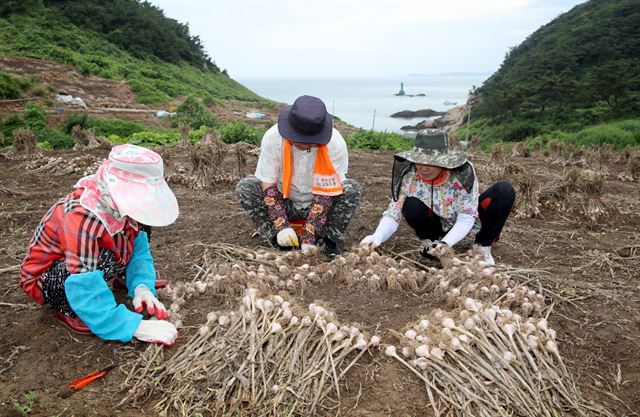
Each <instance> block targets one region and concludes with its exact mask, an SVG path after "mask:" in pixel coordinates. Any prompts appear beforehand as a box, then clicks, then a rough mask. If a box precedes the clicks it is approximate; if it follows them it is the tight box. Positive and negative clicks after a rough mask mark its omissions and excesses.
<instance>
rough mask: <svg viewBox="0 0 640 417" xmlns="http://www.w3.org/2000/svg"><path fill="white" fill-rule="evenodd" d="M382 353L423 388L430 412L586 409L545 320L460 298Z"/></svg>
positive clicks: (463, 413) (511, 412)
mask: <svg viewBox="0 0 640 417" xmlns="http://www.w3.org/2000/svg"><path fill="white" fill-rule="evenodd" d="M385 353H386V354H387V356H390V357H393V358H395V359H396V360H398V361H399V362H400V363H402V364H403V365H404V366H406V367H407V368H409V369H410V370H411V371H412V372H413V373H414V374H416V375H417V376H419V377H420V378H421V379H423V380H424V381H425V383H426V387H427V391H428V396H429V398H433V399H435V402H433V401H432V404H433V407H434V409H438V410H440V411H442V410H443V409H444V410H445V412H452V413H453V414H452V415H455V416H466V415H514V414H518V413H525V414H526V415H532V416H533V415H541V416H542V415H554V413H555V412H556V410H579V411H582V410H583V409H584V404H583V403H582V401H583V400H582V399H581V397H580V395H579V392H578V391H577V389H576V387H575V384H574V383H573V382H572V378H571V375H570V374H569V373H568V371H567V368H566V367H565V365H564V363H563V361H562V358H561V356H560V353H559V352H558V346H557V343H556V332H555V331H554V330H553V329H552V328H550V327H549V325H548V323H547V320H546V319H545V318H534V317H523V316H521V315H519V314H517V313H514V312H513V311H512V310H510V309H509V308H503V307H501V306H500V305H498V304H491V303H486V302H483V301H481V300H478V299H473V298H466V299H465V300H464V302H463V306H462V308H461V309H460V310H459V312H458V314H457V315H454V314H452V312H445V311H442V310H436V311H434V312H432V313H431V314H429V315H428V316H425V317H423V318H421V319H420V320H418V321H417V322H415V323H413V324H411V325H409V326H408V327H407V328H406V329H405V331H404V333H403V334H402V335H401V336H400V345H399V347H396V346H394V345H388V346H387V347H386V349H385Z"/></svg>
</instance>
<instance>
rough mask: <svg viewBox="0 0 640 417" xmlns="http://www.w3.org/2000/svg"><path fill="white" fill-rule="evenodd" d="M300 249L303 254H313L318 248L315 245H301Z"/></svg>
mask: <svg viewBox="0 0 640 417" xmlns="http://www.w3.org/2000/svg"><path fill="white" fill-rule="evenodd" d="M300 249H301V250H302V251H303V252H305V253H309V254H312V253H315V252H316V251H317V250H318V247H317V246H316V245H310V244H308V243H303V244H302V246H301V247H300Z"/></svg>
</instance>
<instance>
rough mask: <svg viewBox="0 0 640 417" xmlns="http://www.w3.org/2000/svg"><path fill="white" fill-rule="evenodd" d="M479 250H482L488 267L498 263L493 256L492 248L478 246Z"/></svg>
mask: <svg viewBox="0 0 640 417" xmlns="http://www.w3.org/2000/svg"><path fill="white" fill-rule="evenodd" d="M478 249H480V253H481V254H482V258H483V259H484V262H485V263H486V264H487V265H495V264H496V261H495V260H494V259H493V255H491V246H478Z"/></svg>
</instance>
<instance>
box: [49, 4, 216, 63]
mask: <svg viewBox="0 0 640 417" xmlns="http://www.w3.org/2000/svg"><path fill="white" fill-rule="evenodd" d="M44 5H45V6H47V7H50V8H53V9H55V10H58V11H59V12H60V13H61V14H62V16H63V17H64V18H66V19H68V20H69V21H70V22H71V23H73V24H74V25H76V26H79V27H82V28H84V29H88V30H92V31H96V32H99V33H102V34H104V35H106V37H107V39H108V40H109V41H110V42H112V43H114V44H116V45H118V46H120V47H121V48H123V49H125V50H127V51H128V52H130V53H132V54H133V55H134V56H136V57H138V58H146V57H149V56H153V57H156V58H158V59H160V60H162V61H165V62H171V63H179V62H180V61H186V62H188V63H190V64H193V65H196V66H198V67H200V68H202V69H211V70H213V71H216V72H219V71H220V69H219V68H218V67H217V66H216V65H215V64H214V63H213V62H211V59H210V58H209V56H208V55H207V54H206V52H205V51H204V47H203V45H202V42H201V41H200V38H199V37H198V36H191V35H190V34H189V26H188V25H187V24H183V23H180V22H178V21H176V20H175V19H170V18H168V17H166V16H165V15H164V12H163V11H162V10H161V9H160V8H158V7H156V6H154V5H152V4H151V3H149V2H147V1H144V2H139V1H138V0H106V1H100V2H96V1H92V0H44Z"/></svg>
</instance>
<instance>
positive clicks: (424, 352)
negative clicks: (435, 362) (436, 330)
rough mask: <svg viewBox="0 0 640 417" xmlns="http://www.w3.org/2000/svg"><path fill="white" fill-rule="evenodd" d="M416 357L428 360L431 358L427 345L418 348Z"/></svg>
mask: <svg viewBox="0 0 640 417" xmlns="http://www.w3.org/2000/svg"><path fill="white" fill-rule="evenodd" d="M416 355H417V356H419V357H421V358H428V357H430V356H431V354H430V353H429V346H427V345H420V346H418V347H417V348H416Z"/></svg>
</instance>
